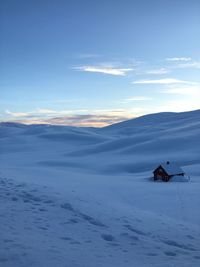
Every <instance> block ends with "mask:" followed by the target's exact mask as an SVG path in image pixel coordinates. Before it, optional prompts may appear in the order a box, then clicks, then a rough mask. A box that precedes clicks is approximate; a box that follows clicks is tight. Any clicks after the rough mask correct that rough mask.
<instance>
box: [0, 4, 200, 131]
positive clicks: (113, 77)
mask: <svg viewBox="0 0 200 267" xmlns="http://www.w3.org/2000/svg"><path fill="white" fill-rule="evenodd" d="M0 34H1V35H0V36H1V41H0V77H1V80H0V121H16V122H22V123H28V124H31V123H50V124H63V125H74V126H96V127H102V126H105V125H109V124H112V123H116V122H119V121H123V120H126V119H131V118H134V117H137V116H141V115H144V114H149V113H157V112H166V111H167V112H181V111H188V110H195V109H199V108H200V1H199V0H168V1H165V0H151V1H149V0H101V1H97V0H96V1H95V0H84V1H83V0H52V1H49V0H1V1H0Z"/></svg>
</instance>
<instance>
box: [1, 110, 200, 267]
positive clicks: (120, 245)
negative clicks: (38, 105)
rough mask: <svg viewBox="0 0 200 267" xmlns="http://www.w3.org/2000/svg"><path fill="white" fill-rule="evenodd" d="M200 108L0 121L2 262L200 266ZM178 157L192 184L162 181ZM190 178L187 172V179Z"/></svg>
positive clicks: (38, 266)
mask: <svg viewBox="0 0 200 267" xmlns="http://www.w3.org/2000/svg"><path fill="white" fill-rule="evenodd" d="M199 137H200V110H197V111H192V112H184V113H160V114H152V115H147V116H143V117H140V118H137V119H133V120H129V121H126V122H122V123H118V124H115V125H112V126H109V127H105V128H101V129H96V128H76V127H66V126H65V127H64V126H45V125H29V126H26V125H20V124H15V123H1V124H0V266H2V267H10V266H11V267H27V266H34V267H46V266H48V267H51V266H52V267H57V266H58V267H112V266H115V267H140V266H141V267H151V266H152V267H153V266H155V267H199V266H200V212H199V207H200V141H199V140H200V138H199ZM168 160H169V161H170V162H174V163H176V164H178V165H179V166H181V167H182V168H183V170H184V172H186V174H187V176H190V181H189V182H188V183H182V182H180V180H178V181H177V179H176V177H175V178H174V181H176V182H173V179H172V180H171V181H170V182H168V183H164V182H161V181H160V182H153V181H152V179H151V177H152V171H153V170H154V169H155V167H157V166H158V165H159V164H160V163H161V162H166V161H168ZM179 178H180V177H179Z"/></svg>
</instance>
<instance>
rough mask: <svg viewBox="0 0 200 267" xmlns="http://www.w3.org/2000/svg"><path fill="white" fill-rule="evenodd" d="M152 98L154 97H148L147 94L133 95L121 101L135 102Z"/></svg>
mask: <svg viewBox="0 0 200 267" xmlns="http://www.w3.org/2000/svg"><path fill="white" fill-rule="evenodd" d="M152 99H153V98H152V97H147V96H133V97H129V98H126V99H124V100H123V101H121V103H128V102H134V101H149V100H152Z"/></svg>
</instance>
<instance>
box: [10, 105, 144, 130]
mask: <svg viewBox="0 0 200 267" xmlns="http://www.w3.org/2000/svg"><path fill="white" fill-rule="evenodd" d="M45 111H47V113H45ZM6 114H7V115H9V116H8V118H7V120H6V121H12V122H20V123H25V124H56V125H70V126H87V127H91V126H93V127H103V126H106V125H110V124H113V123H116V122H120V121H124V120H127V119H131V118H134V117H136V116H139V115H143V114H144V110H143V109H142V108H131V109H116V110H103V109H102V110H61V111H53V110H48V109H37V110H35V111H30V112H26V113H24V112H11V111H6Z"/></svg>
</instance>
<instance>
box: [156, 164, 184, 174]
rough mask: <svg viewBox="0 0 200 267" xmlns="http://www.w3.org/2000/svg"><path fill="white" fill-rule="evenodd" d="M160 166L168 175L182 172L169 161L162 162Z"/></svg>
mask: <svg viewBox="0 0 200 267" xmlns="http://www.w3.org/2000/svg"><path fill="white" fill-rule="evenodd" d="M160 166H161V167H162V168H163V169H164V170H165V171H166V172H167V174H168V175H176V174H181V173H184V171H183V170H182V169H181V167H180V166H178V165H177V164H175V163H171V162H164V163H162V164H160Z"/></svg>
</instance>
